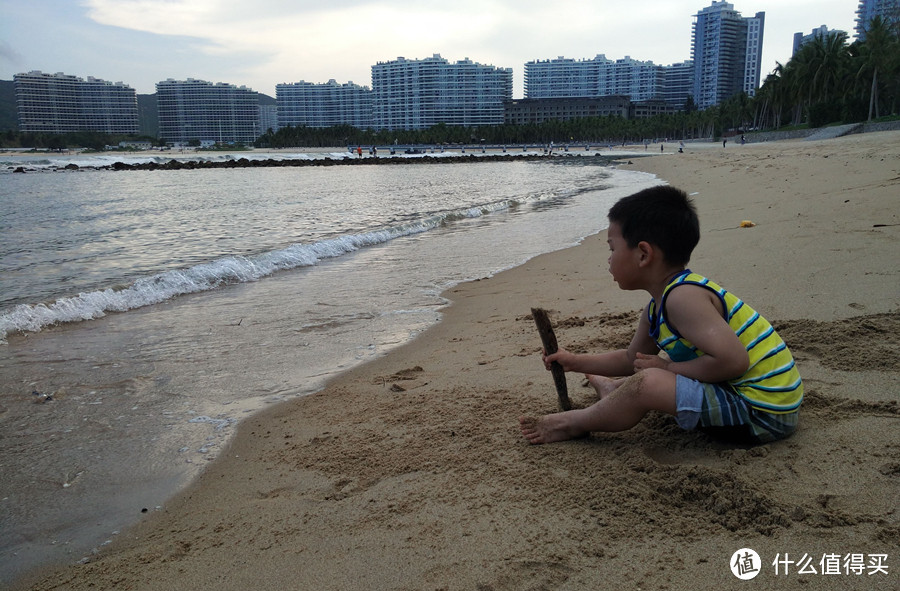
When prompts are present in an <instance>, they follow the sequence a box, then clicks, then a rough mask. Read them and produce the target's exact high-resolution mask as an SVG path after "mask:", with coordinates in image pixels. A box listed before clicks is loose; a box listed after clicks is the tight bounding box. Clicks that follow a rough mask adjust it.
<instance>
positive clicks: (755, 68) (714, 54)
mask: <svg viewBox="0 0 900 591" xmlns="http://www.w3.org/2000/svg"><path fill="white" fill-rule="evenodd" d="M695 18H696V20H695V21H694V30H693V45H692V57H693V62H694V89H693V95H694V101H695V102H696V104H697V107H698V108H700V109H706V108H708V107H711V106H713V105H718V104H720V103H721V102H723V101H725V100H726V99H728V98H730V97H732V96H734V95H736V94H738V93H740V92H741V91H743V92H746V93H747V94H748V95H749V96H753V95H755V94H756V90H757V89H758V88H759V78H760V63H761V61H762V42H763V30H764V26H765V13H764V12H758V13H756V16H753V17H748V18H744V17H742V16H741V13H740V12H738V11H736V10H735V9H734V6H733V5H732V4H729V3H728V2H725V0H722V1H721V2H716V1H715V0H713V3H712V5H711V6H708V7H707V8H704V9H703V10H701V11H700V12H699V13H697V14H696V15H695Z"/></svg>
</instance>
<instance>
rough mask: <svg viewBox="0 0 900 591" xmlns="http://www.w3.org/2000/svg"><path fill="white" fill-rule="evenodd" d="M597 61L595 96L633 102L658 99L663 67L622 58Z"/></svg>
mask: <svg viewBox="0 0 900 591" xmlns="http://www.w3.org/2000/svg"><path fill="white" fill-rule="evenodd" d="M595 61H596V62H597V95H598V96H616V95H624V96H627V97H630V98H631V100H632V101H633V102H638V101H649V100H656V99H660V98H662V95H663V82H664V73H663V66H657V65H656V64H654V63H653V62H642V61H638V60H633V59H631V57H629V56H625V58H624V59H619V60H615V61H612V60H609V59H606V58H605V57H604V56H602V55H600V56H597V58H595Z"/></svg>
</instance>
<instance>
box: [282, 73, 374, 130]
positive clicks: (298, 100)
mask: <svg viewBox="0 0 900 591" xmlns="http://www.w3.org/2000/svg"><path fill="white" fill-rule="evenodd" d="M275 97H276V100H277V101H278V125H279V126H280V127H287V126H289V125H290V126H294V127H299V126H303V127H333V126H335V125H352V126H353V127H358V128H359V129H368V128H370V127H372V91H371V90H369V89H368V88H367V87H365V86H359V85H358V84H353V83H352V82H348V83H346V84H338V83H337V82H335V81H334V80H329V81H328V82H326V83H325V84H313V83H312V82H304V81H302V80H301V81H300V82H294V83H292V84H278V85H276V86H275Z"/></svg>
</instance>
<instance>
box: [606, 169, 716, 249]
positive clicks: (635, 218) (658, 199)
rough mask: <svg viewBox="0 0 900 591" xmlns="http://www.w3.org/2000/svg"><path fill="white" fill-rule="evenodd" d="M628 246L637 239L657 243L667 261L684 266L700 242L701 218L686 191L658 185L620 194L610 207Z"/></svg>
mask: <svg viewBox="0 0 900 591" xmlns="http://www.w3.org/2000/svg"><path fill="white" fill-rule="evenodd" d="M609 221H611V222H615V223H617V224H619V226H620V227H621V228H622V237H623V238H624V239H625V242H626V243H627V244H628V247H629V248H635V247H636V246H637V245H638V243H640V242H648V243H650V244H653V245H654V246H657V247H658V248H659V249H660V250H661V251H662V253H663V256H664V258H665V260H666V262H668V263H670V264H673V265H687V263H688V261H689V260H690V259H691V252H693V250H694V247H695V246H697V243H698V242H700V220H699V219H698V218H697V210H696V209H694V204H693V203H691V200H690V199H688V196H687V194H686V193H685V192H684V191H682V190H680V189H676V188H675V187H670V186H668V185H660V186H657V187H651V188H649V189H644V190H643V191H638V192H637V193H635V194H634V195H629V196H628V197H623V198H622V199H620V200H619V201H618V202H616V204H615V205H613V206H612V209H610V210H609Z"/></svg>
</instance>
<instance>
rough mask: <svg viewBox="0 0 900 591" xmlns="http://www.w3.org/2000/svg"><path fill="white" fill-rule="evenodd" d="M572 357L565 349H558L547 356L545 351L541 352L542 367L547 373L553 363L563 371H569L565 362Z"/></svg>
mask: <svg viewBox="0 0 900 591" xmlns="http://www.w3.org/2000/svg"><path fill="white" fill-rule="evenodd" d="M572 357H574V356H573V355H572V354H571V353H569V352H568V351H566V350H565V349H562V348H560V349H559V350H557V351H556V353H554V354H553V355H547V351H542V353H541V359H543V361H544V367H545V368H546V369H547V370H548V371H549V370H550V366H551V365H552V364H553V362H554V361H555V362H557V363H559V364H560V365H561V366H562V368H563V370H564V371H569V366H568V364H567V362H568V361H569V360H570V359H572Z"/></svg>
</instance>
